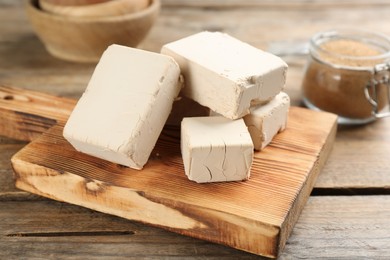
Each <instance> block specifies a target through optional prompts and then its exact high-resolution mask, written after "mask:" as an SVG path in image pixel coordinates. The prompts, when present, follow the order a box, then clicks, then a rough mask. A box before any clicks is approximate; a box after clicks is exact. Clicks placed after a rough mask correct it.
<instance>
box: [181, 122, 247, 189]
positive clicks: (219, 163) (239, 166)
mask: <svg viewBox="0 0 390 260" xmlns="http://www.w3.org/2000/svg"><path fill="white" fill-rule="evenodd" d="M181 152H182V157H183V162H184V169H185V173H186V175H187V177H188V178H189V179H190V180H193V181H195V182H198V183H204V182H222V181H241V180H246V179H248V178H249V175H250V168H251V165H252V161H253V143H252V139H251V137H250V134H249V132H248V129H247V127H246V126H245V123H244V120H243V119H238V120H230V119H227V118H225V117H222V116H219V117H191V118H184V119H183V121H182V124H181Z"/></svg>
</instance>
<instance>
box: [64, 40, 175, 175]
mask: <svg viewBox="0 0 390 260" xmlns="http://www.w3.org/2000/svg"><path fill="white" fill-rule="evenodd" d="M179 75H180V69H179V66H178V65H177V63H176V62H175V61H174V60H173V59H172V58H171V57H169V56H165V55H162V54H159V53H152V52H147V51H143V50H139V49H135V48H129V47H124V46H120V45H111V46H110V47H108V49H107V50H106V51H105V52H104V54H103V55H102V57H101V59H100V61H99V63H98V65H97V66H96V68H95V71H94V73H93V75H92V77H91V80H90V81H89V84H88V86H87V88H86V90H85V92H84V94H83V95H82V97H81V98H80V100H79V101H78V103H77V105H76V107H75V108H74V110H73V112H72V114H71V115H70V117H69V119H68V121H67V123H66V125H65V128H64V132H63V135H64V137H65V138H66V139H67V140H68V141H69V142H70V143H71V144H72V145H73V146H74V148H75V149H76V150H78V151H81V152H83V153H86V154H89V155H92V156H95V157H99V158H102V159H105V160H108V161H111V162H114V163H118V164H121V165H125V166H128V167H131V168H134V169H142V167H143V166H144V164H145V163H146V162H147V160H148V158H149V156H150V153H151V151H152V149H153V147H154V146H155V144H156V141H157V139H158V136H159V135H160V132H161V130H162V128H163V126H164V124H165V121H166V119H167V117H168V115H169V113H170V111H171V108H172V103H173V100H174V99H175V98H176V97H177V95H178V93H179V92H180V89H181V84H180V80H179V78H180V77H179Z"/></svg>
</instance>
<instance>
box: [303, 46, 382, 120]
mask: <svg viewBox="0 0 390 260" xmlns="http://www.w3.org/2000/svg"><path fill="white" fill-rule="evenodd" d="M320 48H321V49H322V50H324V51H322V52H321V51H320V52H319V53H318V59H319V60H321V61H322V62H320V61H318V60H317V59H313V58H311V60H310V61H309V63H308V66H307V68H306V76H305V78H304V81H303V92H304V96H305V98H306V99H307V100H308V101H309V102H311V103H312V104H313V105H314V106H316V107H318V108H319V109H321V110H325V111H329V112H333V113H335V114H338V115H340V116H343V117H347V118H356V119H365V118H369V117H371V111H372V106H371V105H370V103H369V102H368V100H367V99H366V97H365V94H364V89H365V87H366V85H367V84H368V82H369V81H370V79H371V77H372V76H371V73H370V72H368V71H359V70H357V69H354V68H359V67H372V66H374V65H376V64H380V63H382V62H384V61H383V60H381V59H369V58H368V57H372V56H377V55H380V54H382V52H381V51H380V50H378V49H377V48H375V47H374V46H371V45H369V44H366V43H363V42H359V41H354V40H344V39H338V40H332V41H327V42H324V43H322V44H321V45H320ZM351 57H352V58H351ZM356 57H359V58H362V59H355V58H356ZM364 57H366V58H367V59H364ZM324 62H325V63H324ZM326 63H330V64H333V65H336V66H341V67H342V68H335V67H332V66H330V65H329V64H326ZM346 66H347V67H349V68H346ZM378 97H379V100H378V104H379V109H381V108H383V107H384V106H385V105H386V97H387V88H386V87H385V86H379V87H378Z"/></svg>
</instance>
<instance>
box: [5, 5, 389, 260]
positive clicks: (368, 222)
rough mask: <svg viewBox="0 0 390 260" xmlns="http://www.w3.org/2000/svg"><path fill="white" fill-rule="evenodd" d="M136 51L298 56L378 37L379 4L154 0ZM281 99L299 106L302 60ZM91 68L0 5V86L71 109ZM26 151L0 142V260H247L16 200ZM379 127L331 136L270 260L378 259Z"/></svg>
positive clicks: (383, 12) (60, 206) (383, 213)
mask: <svg viewBox="0 0 390 260" xmlns="http://www.w3.org/2000/svg"><path fill="white" fill-rule="evenodd" d="M162 2H163V7H162V11H161V14H160V17H159V19H158V21H157V23H156V24H155V26H154V27H153V29H152V30H151V32H150V33H149V35H148V37H147V38H146V39H145V40H144V41H143V43H142V44H141V46H140V48H143V49H147V50H152V51H159V49H160V48H161V46H162V45H163V44H164V43H167V42H170V41H173V40H176V39H179V38H181V37H184V36H187V35H190V34H193V33H196V32H199V31H203V30H213V31H214V30H218V31H223V32H226V33H229V34H230V35H232V36H234V37H237V38H239V39H241V40H243V41H246V42H248V43H250V44H252V45H254V46H256V47H259V48H261V49H265V50H274V51H275V50H276V49H277V48H282V49H285V47H288V46H292V47H295V46H300V45H301V44H302V43H305V42H306V41H307V40H308V39H309V38H310V36H311V35H312V34H314V33H315V32H318V31H321V30H328V29H333V28H339V27H340V26H344V27H345V26H346V27H359V28H364V29H366V30H372V31H380V32H382V33H386V34H388V35H390V22H389V15H390V2H389V1H386V0H373V1H363V0H357V1H352V0H338V1H336V0H329V1H326V0H315V1H305V0H283V1H277V2H276V1H271V0H244V1H240V0H228V1H224V0H214V1H211V0H199V1H190V0H163V1H162ZM283 58H284V59H285V60H286V61H287V62H288V64H289V66H290V68H289V72H288V78H287V86H286V91H287V93H288V94H289V95H290V97H291V98H292V103H293V105H300V103H301V88H300V85H301V80H302V76H303V69H304V64H305V58H306V57H305V56H292V55H289V56H283ZM94 66H95V64H76V63H70V62H66V61H61V60H58V59H56V58H53V57H51V56H50V55H49V54H48V53H47V51H46V50H45V48H44V46H43V45H42V43H41V42H40V41H39V40H38V38H37V37H36V36H35V34H34V33H33V31H32V29H31V26H30V24H29V22H28V20H27V18H26V16H25V13H24V9H23V2H22V1H21V0H17V1H16V0H0V84H1V85H6V86H15V87H20V88H25V89H31V90H37V91H42V92H46V93H51V94H55V95H60V96H66V97H73V98H78V97H79V96H80V94H81V93H82V92H83V90H84V88H85V86H86V84H87V82H88V80H89V78H90V76H91V73H92V71H93V69H94ZM25 144H26V143H24V142H21V141H16V140H12V139H8V138H6V137H0V259H30V258H33V259H47V258H51V259H63V258H72V259H95V258H102V259H110V258H115V259H117V258H126V259H128V258H134V259H139V258H144V259H151V258H156V259H161V258H165V259H168V258H179V259H182V258H186V259H192V258H201V259H221V258H224V259H236V258H243V259H252V258H253V259H255V258H259V257H258V256H255V255H251V254H248V253H245V252H241V251H238V250H235V249H231V248H228V247H224V246H222V245H216V244H212V243H208V242H204V241H201V240H197V239H193V238H189V237H184V236H181V235H178V234H174V233H170V232H168V231H164V230H161V229H158V228H154V227H149V226H146V225H143V224H140V223H137V222H133V221H129V220H125V219H121V218H118V217H114V216H110V215H106V214H103V213H99V212H95V211H92V210H89V209H85V208H81V207H78V206H73V205H69V204H65V203H61V202H56V201H51V200H49V199H45V198H42V197H38V196H35V195H31V194H28V193H26V192H22V191H19V190H17V189H16V188H15V187H14V180H13V172H12V169H11V165H10V158H11V156H12V155H13V154H14V153H16V152H17V151H18V150H19V149H20V148H22V147H23V146H24V145H25ZM389 194H390V118H388V119H383V120H380V121H377V122H375V123H373V124H369V125H365V126H361V127H341V128H339V130H338V133H337V137H336V142H335V145H334V148H333V151H332V153H331V155H330V158H329V160H328V162H327V164H326V165H325V168H324V169H323V171H322V172H321V173H320V175H319V178H318V179H317V182H316V184H315V187H314V190H313V192H312V195H311V197H310V198H309V201H308V203H307V205H306V206H305V208H304V210H303V212H302V214H301V217H300V218H299V220H298V222H297V224H296V226H295V228H294V230H293V232H292V235H291V237H290V238H289V240H288V241H287V244H286V247H285V249H284V251H283V252H282V254H281V255H280V257H279V258H280V259H302V258H305V259H317V258H318V259H390V196H389ZM260 258H261V257H260Z"/></svg>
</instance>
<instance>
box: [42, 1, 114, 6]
mask: <svg viewBox="0 0 390 260" xmlns="http://www.w3.org/2000/svg"><path fill="white" fill-rule="evenodd" d="M109 1H111V0H45V2H47V3H49V4H52V5H61V6H70V5H71V6H81V5H92V4H99V3H104V2H109Z"/></svg>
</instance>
